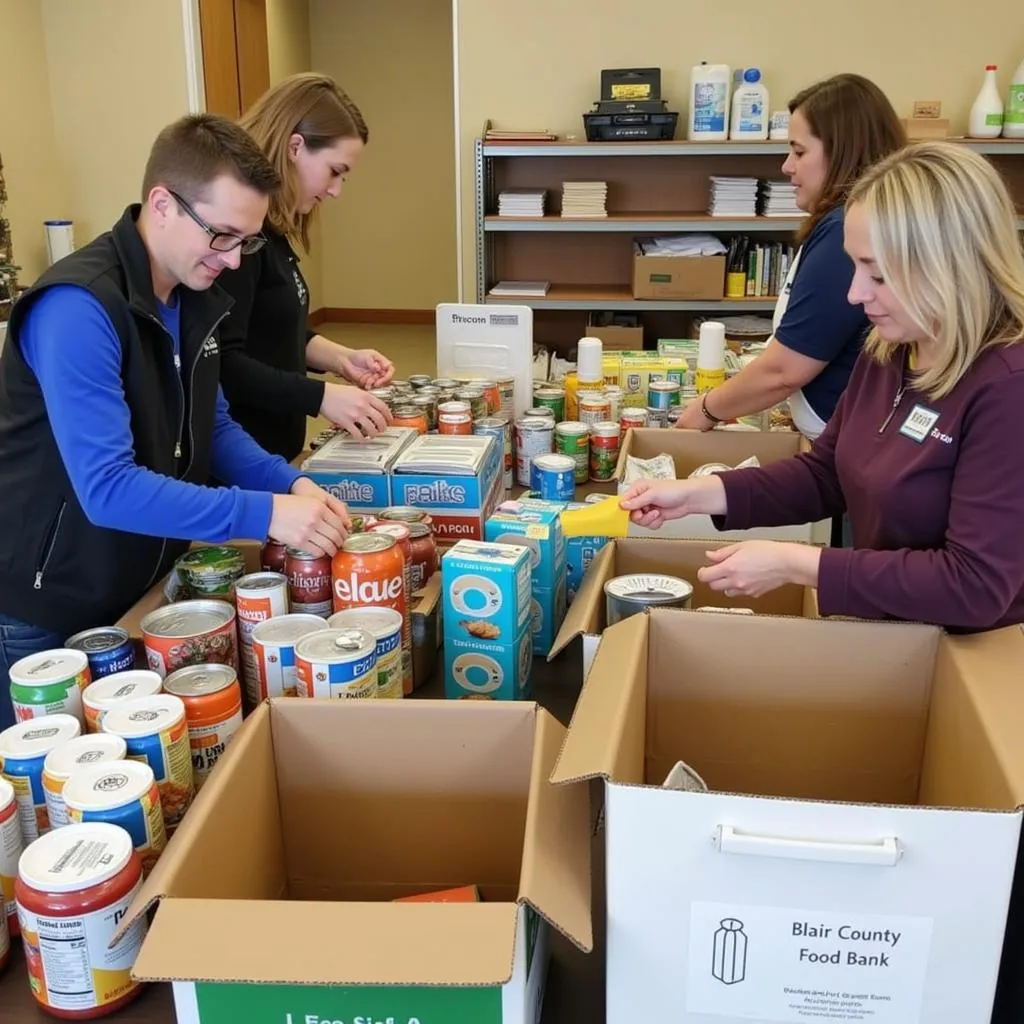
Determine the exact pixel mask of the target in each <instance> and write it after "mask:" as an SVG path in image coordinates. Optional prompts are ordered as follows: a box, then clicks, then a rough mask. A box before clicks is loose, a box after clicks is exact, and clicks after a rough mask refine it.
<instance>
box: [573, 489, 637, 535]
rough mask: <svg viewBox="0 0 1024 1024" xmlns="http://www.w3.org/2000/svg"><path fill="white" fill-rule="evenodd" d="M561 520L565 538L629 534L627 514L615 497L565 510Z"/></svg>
mask: <svg viewBox="0 0 1024 1024" xmlns="http://www.w3.org/2000/svg"><path fill="white" fill-rule="evenodd" d="M561 519H562V532H563V533H564V534H565V536H566V537H625V536H626V535H627V534H628V533H629V512H627V511H626V509H624V508H622V507H621V506H620V505H619V499H618V498H617V497H614V498H605V500H604V501H598V502H595V503H594V504H592V505H587V506H585V507H584V508H573V509H567V510H566V511H565V512H563V513H562V515H561Z"/></svg>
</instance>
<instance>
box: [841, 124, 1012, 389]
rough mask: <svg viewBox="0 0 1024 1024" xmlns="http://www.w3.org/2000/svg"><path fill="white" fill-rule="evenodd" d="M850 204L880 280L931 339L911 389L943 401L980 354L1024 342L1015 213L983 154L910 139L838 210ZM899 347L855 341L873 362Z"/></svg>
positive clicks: (874, 337) (873, 339)
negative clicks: (932, 352) (929, 358)
mask: <svg viewBox="0 0 1024 1024" xmlns="http://www.w3.org/2000/svg"><path fill="white" fill-rule="evenodd" d="M854 204H856V205H859V206H860V207H861V208H862V209H863V210H864V212H865V214H866V215H867V221H868V230H869V233H870V236H871V244H872V247H873V249H874V254H875V261H876V263H877V265H878V271H879V274H880V275H881V276H882V278H883V279H884V280H885V282H886V284H887V285H888V287H889V288H890V290H891V291H892V293H893V295H894V296H895V298H896V299H897V301H898V302H899V303H900V305H902V306H903V309H904V310H905V312H906V313H907V315H908V316H909V317H910V318H911V320H913V322H914V323H915V324H916V325H917V327H918V328H919V329H920V330H921V332H922V334H924V335H925V336H927V337H929V338H931V339H933V340H934V341H935V343H936V358H935V360H934V363H933V365H932V366H931V367H929V368H928V369H927V370H924V371H923V372H922V373H920V374H919V375H918V378H917V381H916V385H915V386H916V387H917V388H919V389H920V390H921V391H923V392H925V393H926V394H927V395H929V397H931V398H933V399H935V398H941V397H942V396H944V395H948V394H949V393H950V392H951V391H952V390H953V388H955V387H956V385H957V384H958V383H959V382H960V381H961V380H962V379H963V377H964V375H965V374H966V373H967V372H968V370H970V368H971V365H972V364H973V363H974V361H975V360H976V359H977V358H978V356H979V355H980V354H981V353H982V352H983V351H985V350H986V349H988V348H992V347H993V346H995V345H1012V344H1017V343H1019V342H1021V340H1022V339H1024V255H1022V252H1021V245H1020V241H1019V239H1018V236H1017V212H1016V210H1015V209H1014V205H1013V202H1012V200H1011V199H1010V196H1009V193H1008V192H1007V189H1006V186H1005V184H1004V183H1003V180H1002V178H1001V177H1000V176H999V174H998V172H997V171H996V170H995V168H994V167H993V166H992V165H991V164H990V163H989V162H988V161H987V160H986V159H985V158H984V157H982V156H979V155H978V154H977V153H975V152H973V151H971V150H969V149H968V148H967V147H966V146H963V145H958V144H955V143H950V142H920V143H914V144H912V145H910V146H907V147H906V148H905V149H903V150H901V151H900V152H898V153H894V154H893V155H891V156H889V157H886V158H885V159H884V160H882V161H881V162H880V163H878V164H876V165H875V166H874V167H872V168H870V169H869V170H868V171H867V172H866V173H865V174H864V176H863V177H862V178H861V179H860V181H858V182H857V184H856V185H855V186H854V188H853V189H852V190H851V192H850V196H849V199H848V200H847V204H846V205H847V209H849V207H851V206H853V205H854ZM899 347H900V346H899V345H897V344H893V343H890V342H887V341H884V340H883V339H882V338H881V337H880V336H879V334H878V332H877V331H872V332H871V334H870V335H869V336H868V339H867V341H866V342H865V345H864V349H865V351H866V352H868V353H870V354H871V355H872V356H874V358H875V359H877V360H878V361H879V362H882V363H885V362H888V360H889V359H891V358H892V356H893V354H894V352H895V351H896V350H897V349H899Z"/></svg>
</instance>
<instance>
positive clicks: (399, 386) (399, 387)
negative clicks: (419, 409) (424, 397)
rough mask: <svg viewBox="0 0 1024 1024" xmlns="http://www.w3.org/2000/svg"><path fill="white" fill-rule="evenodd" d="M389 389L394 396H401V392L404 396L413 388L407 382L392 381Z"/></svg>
mask: <svg viewBox="0 0 1024 1024" xmlns="http://www.w3.org/2000/svg"><path fill="white" fill-rule="evenodd" d="M391 388H392V390H393V391H394V392H395V394H396V395H398V394H401V393H402V392H403V391H404V392H405V393H406V394H409V393H411V392H412V390H413V387H412V385H411V384H410V383H409V382H408V381H407V380H393V381H392V382H391Z"/></svg>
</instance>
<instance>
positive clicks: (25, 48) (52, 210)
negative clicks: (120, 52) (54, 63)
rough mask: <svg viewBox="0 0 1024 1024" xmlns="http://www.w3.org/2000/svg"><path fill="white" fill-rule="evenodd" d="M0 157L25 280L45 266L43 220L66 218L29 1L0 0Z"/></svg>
mask: <svg viewBox="0 0 1024 1024" xmlns="http://www.w3.org/2000/svg"><path fill="white" fill-rule="evenodd" d="M0 35H2V38H3V40H4V46H3V52H2V56H0V97H3V98H2V99H0V158H2V159H3V164H4V178H5V180H6V182H7V194H8V202H7V207H6V209H5V211H4V214H5V216H6V217H7V219H8V220H9V221H10V222H11V236H12V239H13V242H14V259H15V262H16V263H17V264H19V265H20V266H21V268H22V270H21V273H20V274H19V280H20V282H21V283H22V284H31V283H32V281H33V280H35V278H36V277H38V275H39V274H40V273H41V272H42V271H43V270H44V269H45V268H46V245H45V242H44V240H43V221H44V220H49V219H53V218H57V217H69V216H71V207H70V205H69V203H68V199H67V190H66V189H65V177H64V174H63V173H62V168H61V164H60V157H59V155H58V149H57V140H56V138H55V135H54V127H53V113H52V109H51V105H50V82H49V79H48V77H47V74H46V43H45V39H44V36H43V16H42V9H41V7H40V5H39V4H38V3H37V2H35V0H0Z"/></svg>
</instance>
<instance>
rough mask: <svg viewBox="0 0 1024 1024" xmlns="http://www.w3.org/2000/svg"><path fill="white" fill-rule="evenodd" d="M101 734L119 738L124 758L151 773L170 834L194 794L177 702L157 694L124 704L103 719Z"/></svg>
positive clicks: (184, 726) (184, 723)
mask: <svg viewBox="0 0 1024 1024" xmlns="http://www.w3.org/2000/svg"><path fill="white" fill-rule="evenodd" d="M103 731H104V732H109V733H113V734H114V735H115V736H120V737H121V738H122V739H123V740H124V741H125V742H126V743H127V744H128V756H129V757H130V758H132V759H133V760H135V761H145V763H146V764H148V765H149V767H150V768H152V769H153V775H154V776H155V777H156V785H157V788H158V789H159V790H160V805H161V807H163V810H164V822H165V823H166V825H167V831H168V833H170V832H173V831H174V829H175V828H176V827H177V826H178V823H179V822H180V821H181V819H182V818H183V817H184V816H185V811H187V810H188V806H189V804H190V803H191V802H192V797H193V795H194V794H195V780H194V778H193V776H192V752H191V750H190V748H189V742H188V722H187V720H186V718H185V705H184V704H183V703H182V701H181V698H180V697H175V696H174V695H173V694H170V693H161V694H159V695H158V696H156V697H139V698H137V699H136V700H130V701H126V702H125V703H124V704H119V705H118V706H117V707H113V708H111V709H110V710H109V711H108V712H107V713H106V714H105V715H104V716H103Z"/></svg>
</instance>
